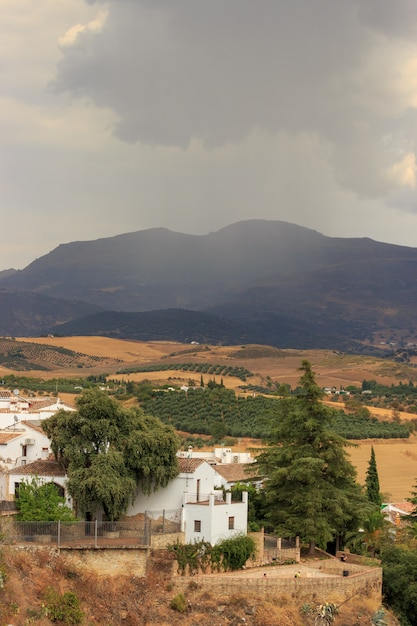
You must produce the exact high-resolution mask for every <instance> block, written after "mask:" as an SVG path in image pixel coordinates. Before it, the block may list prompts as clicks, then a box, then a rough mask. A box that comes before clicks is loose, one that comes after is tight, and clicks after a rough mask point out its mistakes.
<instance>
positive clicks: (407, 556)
mask: <svg viewBox="0 0 417 626" xmlns="http://www.w3.org/2000/svg"><path fill="white" fill-rule="evenodd" d="M382 568H383V579H382V591H383V594H384V600H385V602H386V603H387V604H388V606H389V607H390V608H391V609H392V610H393V611H395V613H396V615H397V617H399V618H400V620H401V624H402V626H414V625H415V624H417V554H416V551H415V550H410V549H408V548H405V547H400V546H396V545H391V546H387V547H386V548H385V549H384V550H383V552H382Z"/></svg>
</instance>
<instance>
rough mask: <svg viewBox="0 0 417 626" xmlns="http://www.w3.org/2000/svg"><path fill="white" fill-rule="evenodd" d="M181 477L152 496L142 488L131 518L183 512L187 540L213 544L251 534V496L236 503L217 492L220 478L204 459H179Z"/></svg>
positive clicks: (182, 527) (139, 490) (131, 507)
mask: <svg viewBox="0 0 417 626" xmlns="http://www.w3.org/2000/svg"><path fill="white" fill-rule="evenodd" d="M178 466H179V474H178V476H176V477H175V478H173V479H172V480H171V481H170V482H169V483H168V485H167V486H166V487H165V488H161V489H158V490H157V491H156V492H154V493H151V494H150V495H149V496H147V495H145V494H144V493H143V492H142V491H141V489H138V491H137V497H136V499H135V502H134V504H133V505H131V506H130V507H129V509H128V510H127V513H126V515H127V517H130V516H132V517H133V516H135V515H137V514H138V513H145V512H152V513H153V514H154V515H155V514H158V513H160V514H161V515H162V514H163V513H164V514H165V513H166V514H167V515H169V514H175V512H179V514H180V521H181V530H182V531H183V532H184V533H185V541H186V542H187V543H188V542H194V541H200V540H203V539H204V540H205V541H208V542H209V543H211V544H215V543H218V542H219V541H221V540H222V539H226V538H229V537H233V536H234V535H236V534H242V533H243V534H246V532H247V508H248V504H247V494H246V493H245V494H243V500H242V502H232V501H231V494H226V499H225V500H224V499H223V491H222V490H219V489H216V486H217V484H218V476H217V475H216V472H215V469H214V467H212V466H211V465H209V463H207V462H206V461H204V460H203V459H194V458H179V459H178Z"/></svg>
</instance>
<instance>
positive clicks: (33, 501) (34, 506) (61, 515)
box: [16, 476, 75, 522]
mask: <svg viewBox="0 0 417 626" xmlns="http://www.w3.org/2000/svg"><path fill="white" fill-rule="evenodd" d="M16 506H17V510H18V513H17V515H16V519H18V520H20V521H25V522H57V521H58V520H60V521H61V522H72V521H75V517H74V515H73V513H72V510H71V509H70V508H68V507H67V506H65V498H61V497H60V495H59V493H58V488H57V486H56V485H54V483H51V482H48V483H43V482H41V480H40V479H39V478H38V477H37V476H34V477H33V478H32V479H31V480H23V481H22V482H21V483H20V484H19V492H18V497H17V500H16Z"/></svg>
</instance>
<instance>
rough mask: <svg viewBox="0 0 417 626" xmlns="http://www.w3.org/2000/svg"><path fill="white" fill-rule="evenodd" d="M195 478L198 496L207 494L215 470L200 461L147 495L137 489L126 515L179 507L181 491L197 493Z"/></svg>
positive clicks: (210, 490) (212, 487)
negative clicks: (193, 467) (198, 483)
mask: <svg viewBox="0 0 417 626" xmlns="http://www.w3.org/2000/svg"><path fill="white" fill-rule="evenodd" d="M197 480H199V481H200V488H199V492H200V496H204V495H205V496H208V494H209V493H211V492H212V491H213V489H214V482H215V472H214V469H213V468H212V467H211V466H210V465H209V464H208V463H201V465H199V466H198V467H197V468H196V469H195V470H194V472H193V473H190V474H185V473H180V474H178V476H176V477H175V478H173V479H172V480H171V481H170V482H169V483H168V485H167V486H166V487H164V488H161V489H158V490H157V491H155V492H153V493H151V494H150V495H149V496H147V495H145V494H144V493H143V492H142V490H141V489H138V490H137V496H136V499H135V502H134V503H133V504H132V505H130V506H129V508H128V510H127V512H126V515H128V516H132V515H136V514H137V513H144V512H145V511H162V510H164V509H165V510H173V509H180V508H181V506H182V503H183V493H184V492H187V493H189V494H194V495H195V494H196V493H197Z"/></svg>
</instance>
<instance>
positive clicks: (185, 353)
mask: <svg viewBox="0 0 417 626" xmlns="http://www.w3.org/2000/svg"><path fill="white" fill-rule="evenodd" d="M21 340H22V341H30V342H35V343H46V344H48V345H53V346H60V347H64V348H68V349H70V350H74V351H76V352H82V353H84V354H89V355H95V356H102V357H112V358H117V359H121V360H122V361H123V363H121V364H119V365H118V367H117V368H122V367H123V366H125V367H129V366H135V365H138V366H139V365H145V364H151V363H152V364H153V363H159V362H162V363H167V362H185V361H192V362H211V363H219V364H226V365H236V366H242V367H245V368H246V369H248V370H250V371H252V372H254V374H255V376H253V377H252V378H251V379H250V381H248V382H251V383H253V384H265V382H266V377H267V376H270V377H271V379H272V380H273V381H279V382H283V383H284V382H285V383H289V384H290V385H292V386H295V385H296V383H297V381H298V379H299V376H300V373H299V371H298V368H299V367H300V365H301V361H302V360H303V359H307V360H309V361H310V362H311V363H312V365H313V369H314V371H315V372H316V379H317V382H318V383H319V385H320V386H322V387H330V386H335V387H337V388H339V387H341V386H342V387H343V386H346V385H350V384H354V385H360V384H361V383H362V380H363V379H375V380H377V381H378V382H382V383H385V384H391V383H398V381H399V380H402V381H403V382H407V381H408V380H413V382H415V383H417V371H416V370H413V369H412V368H409V367H407V366H404V365H401V364H398V363H393V362H390V361H387V360H381V359H377V358H375V357H366V356H351V355H343V354H335V353H333V352H330V351H326V350H306V351H302V350H278V349H276V348H268V347H265V346H241V347H240V346H207V347H206V346H204V347H203V346H191V345H190V344H187V345H185V344H180V343H175V342H138V341H125V340H119V339H108V338H104V337H48V338H33V339H29V338H25V339H21ZM117 368H116V367H115V368H114V371H113V372H111V371H108V370H107V371H106V373H108V374H110V375H113V376H114V374H115V372H116V369H117ZM98 372H100V369H99V368H97V373H98ZM6 373H16V372H11V371H10V370H6V369H4V368H2V369H0V375H1V374H6ZM93 373H96V371H95V370H94V369H87V370H83V369H81V370H80V369H77V370H74V369H69V370H54V371H51V372H39V371H37V372H36V371H35V372H25V375H28V376H38V377H42V378H47V377H48V378H51V377H56V376H62V377H65V376H68V377H75V376H83V375H89V374H93ZM100 373H101V372H100ZM117 377H118V378H120V379H121V378H124V379H129V380H138V381H139V380H143V379H145V378H146V379H150V380H152V381H153V382H155V383H158V382H159V383H165V382H167V381H168V379H170V380H173V382H174V381H175V382H177V383H186V382H188V379H189V378H194V379H198V381H199V380H200V374H196V373H195V372H194V373H193V372H189V373H186V372H179V371H163V372H146V373H140V374H129V375H125V376H123V377H122V376H121V375H118V376H117ZM203 379H204V380H205V382H208V380H209V379H210V376H208V375H203ZM223 382H224V384H225V385H226V386H227V387H230V388H233V389H235V390H238V388H239V386H240V385H241V384H242V381H241V380H239V379H237V378H231V377H224V379H223ZM63 399H64V398H63ZM65 401H67V402H69V403H70V404H72V403H73V398H71V396H68V397H65ZM331 404H332V406H335V405H334V403H331ZM336 406H337V405H336ZM372 412H373V413H375V414H376V415H377V416H378V417H380V418H381V419H389V417H390V413H391V411H389V410H384V409H373V410H372ZM410 417H415V416H414V415H413V416H410V415H408V414H406V413H402V414H401V418H402V419H407V418H410ZM247 445H248V446H249V447H250V446H251V445H253V443H247V442H245V441H242V443H241V447H242V448H244V447H245V446H247ZM371 445H373V446H374V449H375V454H376V459H377V466H378V472H379V478H380V483H381V491H382V492H383V493H384V494H386V496H387V498H389V500H390V501H395V502H399V501H401V500H403V499H404V498H406V497H409V495H410V491H411V489H412V487H413V485H414V484H415V483H416V482H417V439H416V438H415V437H412V438H410V439H409V440H404V441H403V440H401V441H398V440H389V441H386V440H378V441H372V442H371V441H366V442H360V443H359V445H358V447H357V448H350V450H349V452H350V455H351V458H352V462H353V464H354V465H355V467H356V468H357V470H358V479H359V482H361V483H363V481H364V477H365V473H366V469H367V466H368V461H369V457H370V450H371Z"/></svg>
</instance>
